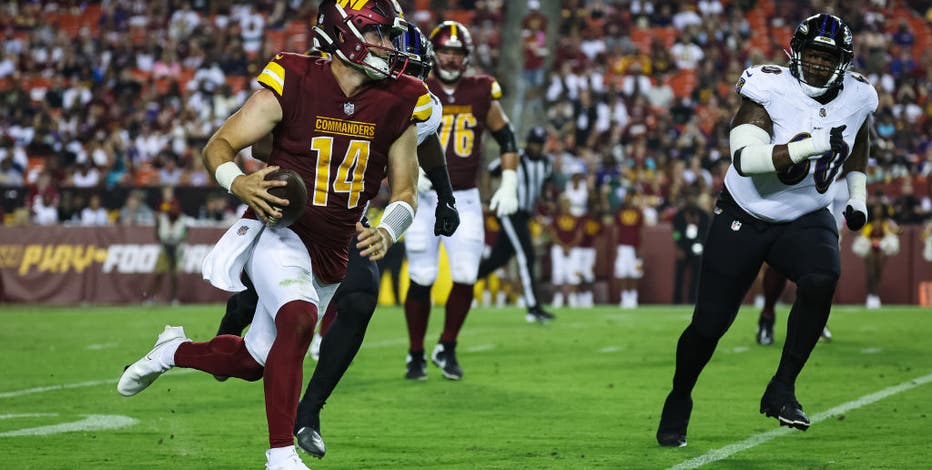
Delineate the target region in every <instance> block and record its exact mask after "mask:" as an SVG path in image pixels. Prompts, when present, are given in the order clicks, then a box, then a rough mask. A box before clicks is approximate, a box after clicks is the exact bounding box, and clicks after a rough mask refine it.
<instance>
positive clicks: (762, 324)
mask: <svg viewBox="0 0 932 470" xmlns="http://www.w3.org/2000/svg"><path fill="white" fill-rule="evenodd" d="M757 344H759V345H761V346H770V345H771V344H773V317H769V318H768V317H765V316H764V315H761V316H760V320H758V321H757Z"/></svg>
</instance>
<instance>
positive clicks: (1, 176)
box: [0, 155, 23, 186]
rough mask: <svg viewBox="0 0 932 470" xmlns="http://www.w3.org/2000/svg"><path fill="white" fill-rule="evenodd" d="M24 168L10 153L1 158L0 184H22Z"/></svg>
mask: <svg viewBox="0 0 932 470" xmlns="http://www.w3.org/2000/svg"><path fill="white" fill-rule="evenodd" d="M22 185H23V169H22V168H20V167H19V166H18V165H17V164H16V162H14V161H13V156H12V155H10V156H8V157H6V158H4V159H2V160H0V186H22Z"/></svg>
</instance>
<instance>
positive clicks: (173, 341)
mask: <svg viewBox="0 0 932 470" xmlns="http://www.w3.org/2000/svg"><path fill="white" fill-rule="evenodd" d="M190 341H191V340H190V339H189V338H188V337H187V336H185V334H184V328H182V327H180V326H167V325H166V326H165V330H164V331H162V333H161V334H159V337H158V339H157V340H156V341H155V346H154V347H153V348H152V349H151V350H150V351H149V352H148V353H146V355H145V356H143V357H142V358H141V359H139V360H138V361H136V362H134V363H132V364H130V365H129V366H127V367H126V368H125V369H124V370H123V375H121V376H120V380H119V382H117V391H118V392H120V395H123V396H126V397H131V396H133V395H135V394H137V393H139V392H141V391H143V390H145V389H146V387H148V386H149V385H151V384H152V382H154V381H155V379H157V378H159V376H160V375H162V374H164V373H165V372H168V370H169V369H171V368H172V367H173V366H174V365H175V360H174V355H175V351H177V350H178V346H179V345H181V344H182V343H185V342H190Z"/></svg>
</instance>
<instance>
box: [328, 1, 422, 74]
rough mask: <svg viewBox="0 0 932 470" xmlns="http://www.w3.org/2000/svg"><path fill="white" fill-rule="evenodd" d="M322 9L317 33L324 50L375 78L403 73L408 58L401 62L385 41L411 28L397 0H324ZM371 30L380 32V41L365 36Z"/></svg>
mask: <svg viewBox="0 0 932 470" xmlns="http://www.w3.org/2000/svg"><path fill="white" fill-rule="evenodd" d="M319 11H320V14H319V16H318V17H317V25H316V26H314V35H315V36H316V37H315V39H316V40H317V41H318V42H319V44H320V48H321V50H323V51H325V52H329V53H331V54H333V55H335V56H337V57H338V58H339V59H341V60H343V61H344V62H346V63H348V64H350V65H352V66H354V67H356V68H359V69H361V70H363V71H364V72H365V73H366V75H368V76H369V77H370V78H373V79H375V80H381V79H383V78H387V77H391V78H398V76H399V75H401V73H402V71H403V70H404V61H403V60H402V61H399V60H398V55H397V54H396V53H395V50H394V49H393V48H391V47H385V46H383V45H382V42H383V41H381V39H382V38H387V39H393V38H394V37H395V36H398V35H399V34H403V33H405V32H406V31H407V30H408V28H407V23H406V22H405V20H404V18H403V17H402V12H401V7H400V6H399V5H398V1H397V0H324V1H323V3H321V5H320V10H319ZM369 32H375V33H376V34H378V37H379V39H380V41H379V42H380V43H379V44H373V43H370V42H368V41H367V40H366V39H365V38H364V37H363V36H364V35H365V34H366V33H369Z"/></svg>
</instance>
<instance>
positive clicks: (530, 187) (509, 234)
mask: <svg viewBox="0 0 932 470" xmlns="http://www.w3.org/2000/svg"><path fill="white" fill-rule="evenodd" d="M546 142H547V131H546V130H545V129H544V128H543V127H533V128H531V130H530V131H529V132H528V135H527V140H526V141H525V146H524V151H522V152H521V158H520V159H519V160H518V161H519V163H518V211H517V212H515V213H514V214H511V215H509V216H507V217H505V218H504V219H503V218H499V219H498V221H499V224H500V225H501V227H502V233H500V234H499V236H498V239H497V240H496V241H495V246H493V247H492V252H491V253H490V254H489V257H488V258H486V259H484V260H482V263H481V264H480V265H479V279H482V278H484V277H486V276H488V275H489V274H490V273H491V272H492V271H495V270H496V269H498V268H500V267H502V266H504V265H505V264H506V263H508V260H510V259H511V257H512V256H515V257H516V258H517V259H518V271H519V272H520V276H521V285H522V287H523V290H524V301H525V305H527V307H528V311H527V316H526V317H525V318H526V319H527V321H528V322H541V323H543V322H546V321H550V320H553V319H554V316H553V314H552V313H550V312H547V311H545V310H544V309H543V308H542V307H541V305H540V296H538V295H537V282H536V279H534V260H535V259H534V247H533V246H532V244H531V231H530V228H529V227H528V224H529V223H530V220H531V217H532V216H533V215H534V212H535V209H536V206H537V199H538V198H539V197H540V193H541V190H542V189H543V186H544V182H545V181H546V180H547V179H549V178H550V176H551V172H552V165H551V163H550V160H549V159H548V158H547V156H546V155H544V143H546ZM501 173H502V168H501V162H500V161H499V160H497V159H496V160H495V161H493V162H492V164H491V165H489V174H491V175H492V176H499V175H501ZM503 235H504V236H503Z"/></svg>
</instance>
